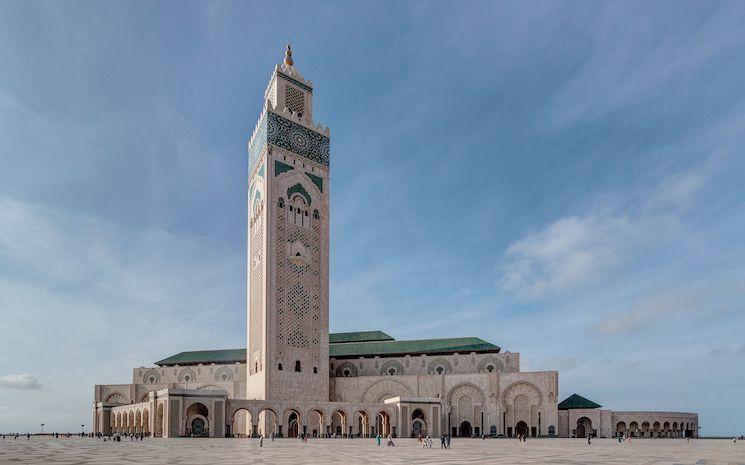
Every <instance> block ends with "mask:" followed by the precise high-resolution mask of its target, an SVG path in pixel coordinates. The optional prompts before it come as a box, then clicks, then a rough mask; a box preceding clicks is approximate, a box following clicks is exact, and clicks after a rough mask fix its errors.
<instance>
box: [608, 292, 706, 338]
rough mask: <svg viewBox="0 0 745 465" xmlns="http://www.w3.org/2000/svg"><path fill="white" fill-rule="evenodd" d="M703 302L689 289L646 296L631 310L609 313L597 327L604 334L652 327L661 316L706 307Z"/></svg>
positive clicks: (666, 316) (669, 315)
mask: <svg viewBox="0 0 745 465" xmlns="http://www.w3.org/2000/svg"><path fill="white" fill-rule="evenodd" d="M701 304H702V302H701V300H700V299H699V298H698V296H697V295H696V294H694V293H692V292H691V291H688V290H683V291H679V292H676V293H667V294H662V295H655V296H651V297H646V298H644V299H642V300H641V301H639V302H638V303H636V304H635V305H634V306H633V307H632V308H631V309H630V310H629V311H624V312H619V313H617V314H613V315H608V316H607V317H605V318H604V320H603V321H602V322H601V323H600V324H598V326H597V329H598V330H600V332H601V333H603V334H618V333H627V332H632V331H635V330H638V329H641V328H645V327H646V328H650V327H652V326H653V325H654V324H655V323H656V322H657V320H659V319H661V318H669V317H672V316H673V315H676V314H681V313H686V312H692V311H694V310H697V309H700V310H703V309H705V308H706V307H703V308H702V306H701Z"/></svg>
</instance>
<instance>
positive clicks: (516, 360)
mask: <svg viewBox="0 0 745 465" xmlns="http://www.w3.org/2000/svg"><path fill="white" fill-rule="evenodd" d="M313 86H314V84H313V83H312V82H311V81H309V80H306V79H305V78H304V77H303V76H302V75H301V74H300V72H299V70H298V69H297V67H296V66H295V65H294V60H293V59H292V57H291V52H290V50H289V46H288V50H287V54H286V57H285V60H284V61H283V63H280V64H277V65H276V66H275V67H274V69H273V70H272V73H271V77H270V79H269V84H268V87H267V88H266V92H265V93H264V94H262V95H264V96H265V99H264V105H263V106H262V108H261V112H260V114H259V116H258V118H257V124H256V126H255V127H254V131H253V132H252V133H251V135H250V137H249V138H248V139H249V143H248V151H247V153H246V156H247V158H248V186H247V191H248V192H247V194H248V195H247V200H248V202H247V204H246V205H244V207H245V208H242V209H241V210H240V211H236V214H240V215H243V214H244V213H243V212H246V211H247V212H248V218H247V220H248V234H247V239H248V244H247V248H248V252H249V256H248V260H247V264H246V267H247V273H246V275H247V277H248V289H247V291H248V292H247V294H248V299H247V302H246V308H245V309H244V308H241V309H237V310H239V311H241V312H243V311H244V310H245V311H246V313H247V315H246V316H247V322H248V328H247V332H246V336H247V337H246V342H247V343H248V345H247V347H245V348H239V349H226V350H196V351H185V352H180V353H177V354H173V355H171V356H168V357H166V358H164V359H162V360H159V361H157V362H155V363H154V364H153V366H148V367H145V366H141V367H138V368H134V369H132V381H131V383H126V384H97V385H96V386H95V390H94V398H93V404H94V405H93V415H94V430H95V431H96V432H100V433H104V434H107V433H111V432H126V433H142V434H148V435H153V436H162V437H200V436H207V437H249V436H254V435H259V434H263V435H268V434H274V435H276V436H278V437H295V436H297V435H308V436H319V437H328V436H333V435H337V436H372V435H375V434H378V433H380V434H383V435H388V434H391V435H392V436H397V437H401V436H404V437H410V436H418V435H430V436H434V437H437V436H439V435H441V434H448V435H453V436H481V435H486V434H488V435H494V436H498V435H504V436H515V435H526V436H564V437H570V436H572V435H574V436H577V435H583V434H584V435H587V434H598V435H607V436H610V435H613V434H615V432H620V431H623V434H629V435H632V436H633V435H638V436H641V435H642V434H644V435H645V437H647V436H646V435H647V434H649V435H655V437H675V436H676V435H681V434H683V435H685V434H693V435H695V434H697V425H698V417H697V416H696V415H695V414H675V413H664V412H656V413H655V412H648V413H644V412H636V413H634V412H626V413H624V412H620V413H619V412H616V413H614V412H611V411H609V410H602V409H601V408H600V406H599V405H597V404H594V403H591V402H589V401H587V402H584V401H581V400H578V399H576V398H575V399H574V400H572V401H571V402H567V401H568V400H570V399H567V401H564V402H562V403H557V401H558V399H557V396H558V394H559V374H558V372H556V371H536V372H526V371H521V367H520V354H519V353H518V352H511V351H503V350H502V348H501V347H499V346H498V345H496V344H493V343H491V342H489V341H486V340H484V339H481V338H479V337H449V338H437V339H416V340H396V339H395V338H394V337H392V336H391V335H389V334H386V333H385V332H383V331H378V330H374V331H358V332H345V333H329V311H328V303H329V302H328V297H329V250H330V248H331V242H330V238H331V237H332V234H330V223H329V212H330V211H331V210H332V208H331V204H330V202H331V197H330V196H329V192H330V190H331V189H330V187H329V185H330V182H331V153H330V150H331V145H332V144H331V140H330V131H329V129H328V128H324V127H323V126H322V125H320V124H318V122H316V121H314V120H313V109H314V108H316V105H315V104H314V102H313V99H314V93H313ZM259 91H260V89H257V93H258V92H259ZM257 95H258V94H257ZM245 174H246V173H243V174H237V176H245ZM456 187H457V186H456ZM363 226H364V227H375V223H369V224H365V225H363ZM249 399H250V400H249ZM255 399H284V400H281V401H279V400H255ZM585 400H586V399H585ZM562 404H563V406H562ZM660 435H662V436H660Z"/></svg>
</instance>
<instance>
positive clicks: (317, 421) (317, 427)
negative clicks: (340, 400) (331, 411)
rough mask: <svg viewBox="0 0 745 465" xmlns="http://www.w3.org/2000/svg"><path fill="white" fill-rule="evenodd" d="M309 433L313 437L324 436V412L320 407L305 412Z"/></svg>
mask: <svg viewBox="0 0 745 465" xmlns="http://www.w3.org/2000/svg"><path fill="white" fill-rule="evenodd" d="M307 415H308V416H307V418H308V428H309V429H310V432H309V434H310V435H311V436H313V437H324V436H326V426H325V425H326V414H325V413H324V411H323V410H321V409H311V410H309V411H308V414H307Z"/></svg>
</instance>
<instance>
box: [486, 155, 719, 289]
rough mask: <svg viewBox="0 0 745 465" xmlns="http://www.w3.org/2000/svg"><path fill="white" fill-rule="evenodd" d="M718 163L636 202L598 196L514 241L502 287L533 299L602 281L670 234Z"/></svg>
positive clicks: (684, 173)
mask: <svg viewBox="0 0 745 465" xmlns="http://www.w3.org/2000/svg"><path fill="white" fill-rule="evenodd" d="M720 159H721V157H720V156H719V154H714V155H712V156H710V157H708V158H706V159H705V160H704V161H703V162H701V163H699V164H697V165H696V166H694V167H693V168H691V169H687V170H681V171H680V172H678V173H675V174H672V175H670V176H667V177H665V178H664V179H663V180H662V181H661V182H659V183H658V184H656V185H655V186H654V187H653V188H651V189H649V190H648V191H647V192H643V193H641V195H638V196H634V195H630V194H627V195H625V196H616V195H598V197H597V200H596V202H595V203H594V204H593V205H592V206H591V207H590V208H589V209H588V210H587V211H586V212H584V213H582V214H573V215H568V216H565V217H562V218H559V219H557V220H555V221H554V222H553V223H550V224H549V225H548V226H546V227H545V228H543V229H541V230H538V231H536V232H531V233H529V234H527V235H525V236H524V237H522V238H520V239H518V240H516V241H514V242H513V243H512V244H510V245H509V246H508V248H507V251H506V253H505V255H504V257H503V261H502V277H501V284H502V287H503V288H504V289H506V290H509V291H513V292H515V293H517V294H519V295H521V296H523V297H528V298H536V297H542V296H544V295H546V294H550V293H553V292H559V291H563V290H566V289H571V288H574V287H579V286H582V285H586V284H589V283H593V282H596V281H598V280H600V279H602V278H604V277H606V276H607V275H608V274H609V273H610V272H612V271H615V270H616V269H618V268H619V267H620V266H622V265H623V264H624V263H625V262H626V261H628V260H630V259H633V258H634V257H636V256H639V255H641V253H642V252H643V251H644V250H645V247H647V246H649V245H652V244H656V243H659V242H661V241H663V240H665V236H667V235H668V234H669V233H673V232H675V228H677V227H678V224H679V222H680V219H681V216H682V214H683V211H684V210H685V207H686V206H687V205H688V204H689V203H691V202H692V201H693V200H694V198H695V194H696V193H697V192H699V191H700V190H701V189H702V187H703V186H705V184H706V182H707V181H708V180H709V179H710V178H711V177H712V176H714V175H715V174H716V172H717V171H718V170H719V168H720ZM639 198H641V199H643V200H641V201H639V200H638V199H639ZM608 199H611V200H608Z"/></svg>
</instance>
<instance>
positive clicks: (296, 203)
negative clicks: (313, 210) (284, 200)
mask: <svg viewBox="0 0 745 465" xmlns="http://www.w3.org/2000/svg"><path fill="white" fill-rule="evenodd" d="M288 210H289V214H288V215H287V218H288V219H289V220H290V221H292V223H293V224H296V225H298V226H303V227H305V228H307V227H310V216H309V215H308V205H307V204H306V203H305V199H304V198H303V196H302V195H299V194H298V195H295V196H293V197H292V198H291V199H290V206H289V208H288Z"/></svg>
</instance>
